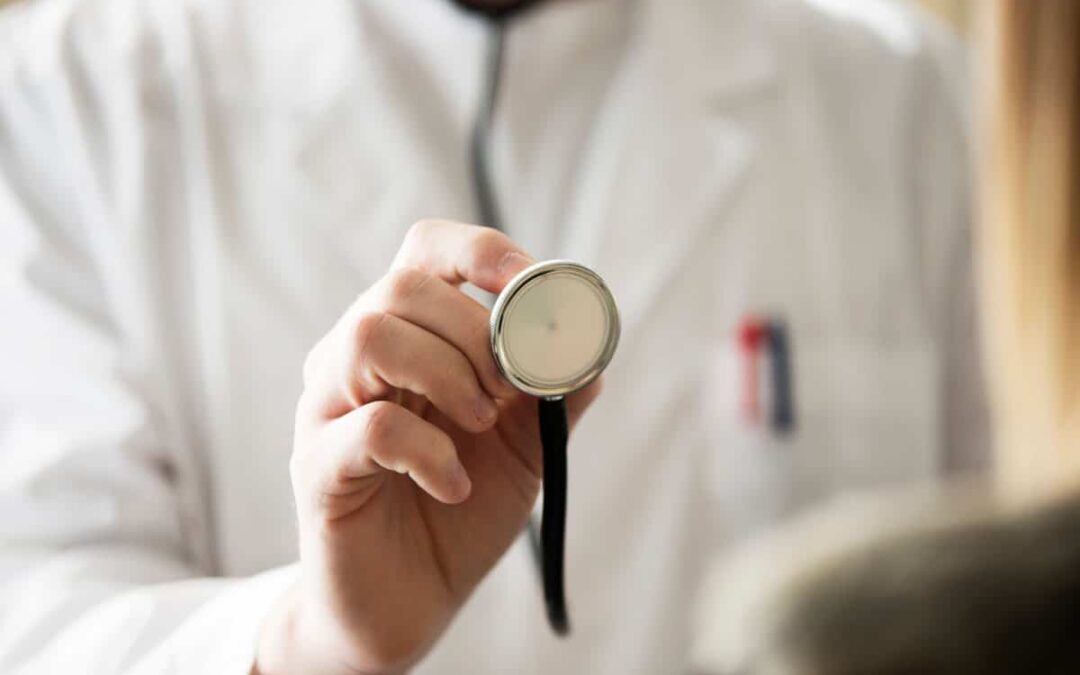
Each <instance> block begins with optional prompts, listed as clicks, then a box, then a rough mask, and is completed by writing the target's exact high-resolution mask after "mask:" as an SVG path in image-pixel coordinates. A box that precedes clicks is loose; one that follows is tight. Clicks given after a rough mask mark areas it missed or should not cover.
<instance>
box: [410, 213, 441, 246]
mask: <svg viewBox="0 0 1080 675" xmlns="http://www.w3.org/2000/svg"><path fill="white" fill-rule="evenodd" d="M436 227H438V221H437V220H435V219H433V218H421V219H420V220H418V221H416V222H415V223H413V224H412V225H410V226H409V230H408V231H407V232H406V233H405V241H407V242H410V243H413V242H416V241H417V240H420V239H423V238H424V237H425V236H427V234H428V233H429V232H431V231H432V230H433V229H435V228H436Z"/></svg>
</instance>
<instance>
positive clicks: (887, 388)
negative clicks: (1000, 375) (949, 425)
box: [702, 339, 939, 529]
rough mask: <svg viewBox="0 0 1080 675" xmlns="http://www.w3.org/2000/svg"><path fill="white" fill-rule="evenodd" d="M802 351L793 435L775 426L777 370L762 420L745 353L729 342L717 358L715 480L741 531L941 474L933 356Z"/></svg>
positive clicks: (853, 346) (765, 392) (712, 386)
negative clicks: (838, 498)
mask: <svg viewBox="0 0 1080 675" xmlns="http://www.w3.org/2000/svg"><path fill="white" fill-rule="evenodd" d="M793 343H794V344H793V346H792V351H791V362H790V369H791V381H790V386H791V391H792V402H793V412H794V424H793V426H792V428H791V429H790V430H787V431H784V430H782V429H778V428H776V426H775V425H773V424H772V423H771V419H770V415H771V408H772V396H773V392H772V391H771V387H770V386H769V377H768V364H767V363H764V364H762V366H761V367H760V369H759V373H758V381H759V387H758V394H759V395H758V397H757V398H758V403H759V406H760V415H759V417H758V418H757V419H756V420H755V419H751V418H749V417H748V416H747V414H746V413H747V410H746V403H745V401H744V399H745V396H746V391H747V382H746V380H747V372H746V364H745V356H744V355H743V354H742V352H741V351H740V348H739V345H738V344H737V342H736V341H735V340H734V339H729V340H725V341H722V342H721V343H720V344H719V345H718V347H717V348H716V349H715V351H714V353H713V355H712V359H711V363H710V372H709V376H708V378H707V382H706V384H705V386H706V391H707V394H706V395H705V396H703V397H702V401H703V408H704V409H703V410H702V414H703V416H704V422H705V425H706V427H707V429H708V430H709V434H708V438H709V442H708V450H707V451H708V454H709V456H708V458H707V461H706V465H707V467H708V468H707V475H708V477H709V487H710V491H711V492H712V495H713V497H715V499H716V500H718V502H719V503H720V505H721V508H723V509H724V511H725V516H726V518H727V519H730V520H731V522H733V523H736V524H737V527H739V528H740V529H741V528H744V527H745V528H754V527H758V526H761V525H764V524H766V523H767V522H771V521H774V520H776V519H778V518H780V517H783V516H785V515H788V514H790V513H792V512H794V511H796V510H798V509H800V508H803V507H805V506H807V505H810V504H812V503H814V502H817V501H820V500H821V499H823V498H826V497H828V496H830V495H833V494H836V493H838V492H841V491H844V490H848V489H860V488H869V487H874V486H879V485H885V484H889V483H895V482H902V481H906V480H915V479H921V478H926V477H928V476H931V475H933V474H934V472H935V471H936V470H937V467H938V456H939V455H938V453H939V447H938V444H939V442H938V433H937V429H938V416H937V410H938V396H937V388H936V385H935V382H936V376H935V368H934V362H933V359H932V353H931V352H930V351H929V350H927V349H924V348H922V347H920V346H899V347H895V348H888V347H884V346H879V345H867V344H857V343H847V344H841V343H811V342H804V343H801V344H800V343H799V342H798V341H797V340H795V341H793ZM762 360H764V359H762Z"/></svg>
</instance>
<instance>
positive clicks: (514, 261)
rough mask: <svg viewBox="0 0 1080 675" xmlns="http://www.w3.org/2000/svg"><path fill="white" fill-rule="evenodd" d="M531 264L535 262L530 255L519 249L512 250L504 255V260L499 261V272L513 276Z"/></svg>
mask: <svg viewBox="0 0 1080 675" xmlns="http://www.w3.org/2000/svg"><path fill="white" fill-rule="evenodd" d="M531 264H533V260H532V258H530V257H529V256H527V255H525V254H523V253H519V252H517V251H510V252H509V253H507V254H506V255H504V256H503V259H502V262H500V263H499V272H501V273H502V274H503V275H506V276H512V275H514V274H517V273H518V272H520V271H521V270H523V269H525V268H526V267H528V266H529V265H531Z"/></svg>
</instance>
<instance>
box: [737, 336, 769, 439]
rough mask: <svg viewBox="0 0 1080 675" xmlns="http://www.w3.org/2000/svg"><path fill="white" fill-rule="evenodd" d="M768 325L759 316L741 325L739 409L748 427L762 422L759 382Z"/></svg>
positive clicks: (739, 337) (739, 339)
mask: <svg viewBox="0 0 1080 675" xmlns="http://www.w3.org/2000/svg"><path fill="white" fill-rule="evenodd" d="M766 327H767V323H766V322H765V320H764V319H762V318H761V317H758V316H753V315H751V316H747V317H746V318H745V319H743V320H742V323H740V324H739V335H738V341H739V363H740V369H741V371H742V372H741V373H740V375H741V378H742V386H741V387H740V391H739V408H740V412H741V415H742V418H743V421H744V422H745V423H746V424H747V425H748V426H757V425H758V424H759V423H760V422H761V391H760V389H761V387H760V384H759V382H758V369H759V368H760V359H761V349H762V347H763V346H764V343H765V337H766V334H767V331H766Z"/></svg>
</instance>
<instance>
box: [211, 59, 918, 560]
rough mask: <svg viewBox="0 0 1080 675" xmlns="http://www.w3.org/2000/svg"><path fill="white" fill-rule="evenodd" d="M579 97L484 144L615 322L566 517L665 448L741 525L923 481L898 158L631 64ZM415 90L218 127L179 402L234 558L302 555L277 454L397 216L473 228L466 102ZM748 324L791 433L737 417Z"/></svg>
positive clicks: (606, 506)
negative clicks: (816, 141) (203, 413)
mask: <svg viewBox="0 0 1080 675" xmlns="http://www.w3.org/2000/svg"><path fill="white" fill-rule="evenodd" d="M587 90H588V92H589V95H588V96H576V95H575V90H571V91H568V92H567V93H566V96H567V98H566V100H565V101H560V102H559V106H569V107H570V108H571V110H572V112H564V113H562V115H563V118H562V120H561V121H558V122H555V123H553V124H555V126H556V127H557V128H559V129H561V130H562V133H558V134H552V135H550V136H549V137H548V140H547V142H545V143H537V142H535V135H536V134H540V135H543V134H544V133H545V132H544V131H543V129H544V127H542V126H541V127H538V128H537V127H536V124H537V121H536V119H535V117H530V116H521V117H519V118H515V117H514V116H513V111H514V110H515V108H514V106H513V105H509V106H508V111H509V112H508V117H507V119H505V120H504V121H503V122H502V124H501V126H500V127H499V128H498V130H497V133H496V136H495V146H494V147H495V158H496V164H495V166H496V175H495V179H494V180H495V183H496V188H497V189H498V190H499V192H500V196H501V205H502V209H503V210H504V212H505V213H506V214H507V215H506V220H507V222H508V223H510V230H511V234H512V235H514V236H515V237H516V238H518V239H520V240H522V241H523V243H525V244H526V246H529V245H530V244H531V245H532V248H533V250H536V251H537V255H538V256H541V257H555V256H558V257H568V258H573V259H577V260H580V261H582V262H585V263H586V264H589V265H590V266H592V267H594V268H595V269H597V270H598V271H599V272H600V273H601V274H602V275H603V276H604V277H605V279H606V280H607V281H608V283H609V285H610V286H611V288H612V290H613V292H614V293H615V295H616V297H617V298H618V300H619V302H620V306H621V309H622V313H623V319H624V326H625V332H624V339H623V342H622V346H621V348H620V352H619V354H618V356H617V357H616V360H615V362H614V363H613V364H612V366H611V369H610V371H609V375H608V387H607V392H606V394H605V396H604V397H603V399H602V400H601V402H600V403H599V404H598V405H597V406H596V409H595V411H594V412H593V413H591V414H590V419H589V420H588V421H587V423H586V424H585V425H583V427H582V429H581V431H580V434H579V436H580V439H581V440H580V441H579V442H580V443H581V444H582V445H587V446H588V447H590V448H595V449H596V450H595V453H596V454H594V455H592V457H591V459H590V461H583V462H581V463H580V464H579V469H578V470H579V471H580V472H581V476H582V477H581V478H580V480H586V481H588V480H589V478H588V476H589V475H593V474H595V476H596V478H597V480H596V481H595V484H596V485H598V486H599V487H598V488H597V489H596V490H594V491H592V492H591V493H590V494H589V495H587V496H583V497H581V499H582V501H583V503H582V504H581V505H578V506H577V507H576V508H580V509H585V510H592V511H594V512H596V513H597V514H599V515H598V516H597V517H598V518H603V517H604V515H603V514H605V513H608V512H611V513H608V515H612V514H613V513H614V511H615V510H616V509H617V508H618V504H619V503H622V502H623V501H624V497H625V495H623V494H622V492H624V491H625V489H627V486H630V485H634V484H638V483H639V482H640V481H637V480H635V476H641V475H645V474H647V473H648V472H655V471H665V470H666V469H665V466H670V463H671V462H677V463H685V462H690V463H692V464H693V466H695V467H698V468H699V470H698V471H696V472H695V474H697V475H698V476H699V477H700V478H701V479H702V480H701V482H700V485H699V486H698V488H695V489H702V490H704V491H705V492H707V493H709V494H711V495H713V496H714V497H716V498H717V499H718V502H719V504H720V506H719V507H718V509H719V510H722V511H723V512H724V513H725V514H727V515H726V517H727V518H728V519H729V520H730V521H731V522H733V523H737V524H736V525H734V526H735V527H743V526H753V525H754V523H758V522H761V521H762V520H768V519H770V518H774V517H777V516H779V515H782V514H783V513H784V512H786V511H789V510H790V509H793V508H797V507H798V506H799V505H801V504H805V503H807V502H809V501H812V500H814V499H817V498H820V497H821V496H824V495H827V494H830V493H831V492H834V491H835V490H837V489H839V488H841V487H849V486H852V485H865V484H875V483H878V482H883V481H886V480H893V479H896V478H897V477H904V476H907V477H916V476H924V475H927V474H929V473H932V472H933V470H934V468H935V461H936V452H937V450H938V448H937V444H936V436H935V433H936V427H937V422H938V421H937V417H936V416H937V412H936V410H937V408H938V401H937V398H936V393H935V392H936V390H937V387H936V378H937V363H936V359H937V355H936V351H935V349H934V345H933V341H932V340H931V339H930V337H929V334H930V326H929V324H928V322H927V320H926V318H925V311H924V308H923V305H924V299H923V295H922V289H921V286H920V284H919V279H918V277H917V270H918V269H919V261H918V260H917V258H916V251H915V246H914V245H913V243H912V242H913V240H914V231H915V229H916V226H917V224H916V223H914V222H910V221H909V214H908V213H906V211H905V209H903V208H885V209H882V208H880V207H875V206H874V205H880V204H882V203H886V204H888V203H901V202H902V201H903V197H902V195H901V194H900V193H899V188H898V187H897V186H900V185H902V184H903V183H904V181H902V180H900V176H899V175H898V174H897V172H896V171H895V169H894V168H892V167H890V166H889V163H887V162H883V163H881V164H880V165H875V164H872V163H871V164H867V165H864V166H842V167H836V166H831V167H830V166H823V165H821V164H820V163H819V162H817V161H815V159H814V156H813V154H812V149H813V147H812V146H813V143H811V142H810V138H811V137H812V131H813V130H810V132H811V133H810V134H808V132H807V129H806V127H805V124H804V122H805V120H803V119H801V118H799V116H798V115H797V114H795V113H792V112H791V111H790V110H788V109H786V108H785V107H784V106H783V105H782V104H781V102H780V101H781V100H782V97H779V96H774V97H769V96H763V97H761V98H759V99H757V100H750V101H746V102H744V103H740V104H739V105H737V106H731V107H728V108H723V107H717V108H710V107H709V106H708V105H707V104H706V103H704V102H702V101H699V100H693V99H691V98H687V97H685V96H684V95H683V94H684V92H681V91H677V90H672V91H671V92H670V93H671V95H670V96H662V95H658V94H663V93H664V85H663V84H662V83H660V82H658V81H657V80H656V79H655V74H654V73H651V71H650V69H649V67H648V65H647V64H640V63H638V64H635V63H627V64H625V65H623V66H621V67H619V68H616V69H615V70H614V71H613V72H612V73H610V74H609V75H607V76H606V78H605V79H604V82H603V86H602V87H601V88H600V89H587ZM429 93H431V96H430V97H429V99H428V100H427V101H421V100H413V98H414V97H419V98H424V97H423V96H422V95H421V94H417V93H416V92H414V93H413V94H411V95H410V94H408V93H399V94H394V95H386V96H377V95H373V94H372V93H371V92H369V91H367V90H365V89H364V88H363V87H359V88H358V89H357V90H356V91H354V92H352V93H350V94H348V95H343V96H342V97H341V98H340V100H338V101H337V102H336V103H334V104H333V105H332V106H330V107H329V108H328V109H326V110H323V111H322V112H321V113H320V114H319V115H317V116H314V117H304V116H300V117H297V118H293V117H290V116H286V115H282V114H262V113H261V112H260V114H251V113H252V111H250V110H247V111H245V110H243V109H241V108H230V109H228V110H226V111H225V113H224V114H223V115H222V117H221V118H220V119H221V124H222V128H221V130H220V131H221V132H222V137H224V138H227V139H228V141H227V143H226V145H225V150H224V152H223V153H222V154H221V155H220V157H219V159H220V164H219V165H218V166H217V167H215V176H216V180H217V181H218V182H217V184H216V188H217V189H216V190H215V192H214V193H213V194H211V195H208V197H209V198H211V199H214V200H216V208H215V210H214V211H215V212H216V213H217V214H218V216H219V217H218V219H217V220H216V221H215V222H214V223H211V224H203V225H202V227H203V228H204V234H203V235H202V236H200V237H198V238H193V239H192V242H193V243H192V245H193V251H192V255H194V256H197V257H199V258H200V261H201V263H200V264H201V265H202V267H203V268H204V269H209V270H211V272H210V273H209V274H208V275H207V278H206V279H204V280H203V281H202V284H203V285H204V286H205V287H206V291H205V292H204V293H202V294H201V295H200V296H199V298H198V300H197V303H198V304H199V310H198V314H199V316H201V317H203V321H204V322H205V325H206V326H213V329H212V330H210V331H207V330H200V331H193V333H192V340H191V343H192V344H193V345H195V346H194V347H193V349H194V351H195V352H196V353H197V356H196V357H195V359H194V361H195V362H197V363H200V364H202V374H201V376H200V377H199V378H197V384H196V386H195V389H196V391H194V392H192V394H191V395H193V396H196V397H204V398H207V399H208V400H209V401H210V403H209V405H208V407H210V408H212V409H214V410H215V411H216V414H215V415H214V418H213V422H212V423H211V424H209V425H208V427H207V430H206V452H205V454H206V464H207V465H208V467H209V470H208V473H209V475H210V476H211V485H212V490H213V491H214V492H215V495H216V496H215V498H214V504H215V506H214V510H215V514H214V519H215V522H216V527H217V528H218V530H219V537H218V539H219V541H221V542H222V546H225V547H229V546H231V547H233V548H232V549H231V550H230V549H226V550H223V551H221V555H222V558H223V560H224V561H225V564H226V566H227V567H228V568H229V569H230V570H234V571H245V570H250V569H258V568H260V567H263V566H266V565H269V564H272V563H275V562H279V561H281V560H287V559H289V558H291V557H292V555H293V547H294V541H295V534H294V532H293V531H292V527H291V523H292V505H291V502H290V500H289V495H290V494H291V491H290V487H289V480H288V474H287V465H288V456H289V453H290V450H291V438H292V408H293V406H294V405H295V401H296V398H297V396H298V395H299V393H300V368H301V364H302V363H303V359H304V356H305V354H306V352H307V350H308V349H310V347H311V346H312V345H314V343H315V342H316V341H317V340H318V338H319V337H320V336H321V335H322V334H323V333H325V332H326V331H327V330H328V329H329V328H330V326H331V325H332V324H333V322H334V321H335V320H336V318H337V317H338V316H339V315H340V313H341V312H342V311H343V310H344V309H345V308H346V307H347V306H348V304H349V303H350V302H351V301H352V300H353V298H355V296H356V295H357V294H359V293H361V292H362V291H363V290H364V289H365V288H367V287H368V286H369V285H370V284H371V283H373V282H374V281H375V280H376V279H377V278H378V277H379V276H381V275H382V274H383V273H384V271H385V270H386V268H387V266H388V265H389V263H390V261H391V259H392V257H393V255H394V253H395V251H396V249H397V247H398V245H399V244H400V241H401V239H402V237H403V235H404V232H405V231H406V230H407V228H408V227H409V226H410V225H411V224H412V223H413V222H414V221H416V220H418V219H420V218H423V217H429V216H437V217H445V218H451V219H458V220H463V221H469V220H473V219H474V217H475V216H474V215H473V214H474V202H473V200H474V195H473V194H472V192H471V189H470V186H469V176H468V164H467V142H468V131H469V124H468V119H467V116H466V115H462V114H461V106H462V103H461V101H463V100H465V99H466V98H467V97H466V96H465V95H464V94H459V95H460V100H458V99H455V98H454V97H450V98H446V97H445V96H444V97H441V98H440V97H439V96H436V95H435V93H433V92H429ZM403 97H404V98H403ZM431 101H436V102H439V101H441V104H432V103H431ZM455 101H456V102H455ZM559 106H556V109H557V108H558V107H559ZM533 115H535V111H533ZM541 117H542V116H541ZM530 129H532V130H533V131H530ZM549 131H550V130H549ZM852 173H858V174H860V175H861V176H862V180H861V181H860V183H859V184H858V185H852V184H847V183H846V182H845V180H844V179H845V177H846V176H847V175H850V174H852ZM224 195H228V198H225V197H224ZM537 249H539V250H537ZM749 315H763V316H768V317H774V318H778V319H781V320H782V321H783V322H784V324H785V325H786V326H787V329H788V334H789V339H790V347H791V364H790V365H791V369H790V386H791V390H792V392H793V402H794V412H795V416H796V424H795V427H794V429H793V431H792V432H791V433H789V434H784V435H778V434H776V433H774V432H773V430H771V429H770V428H769V427H768V425H764V424H755V423H749V422H748V421H747V419H746V417H745V415H744V410H743V404H744V401H743V400H742V399H743V398H744V392H745V387H746V378H747V375H746V368H747V365H746V361H745V357H744V355H743V353H742V351H741V350H740V347H739V341H738V334H739V331H740V328H741V326H742V325H743V323H744V322H745V320H746V318H747V317H748V316H749ZM762 396H763V397H767V396H768V394H767V393H763V394H762ZM763 405H767V403H763ZM676 439H678V440H677V441H676ZM238 485H250V486H251V488H250V489H243V490H238V489H237V487H236V486H238ZM253 522H262V523H266V524H267V527H266V535H267V536H264V537H260V539H259V542H258V544H257V545H255V546H253V545H252V542H251V540H250V537H242V536H234V534H235V533H239V532H244V531H249V530H250V528H251V523H253Z"/></svg>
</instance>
